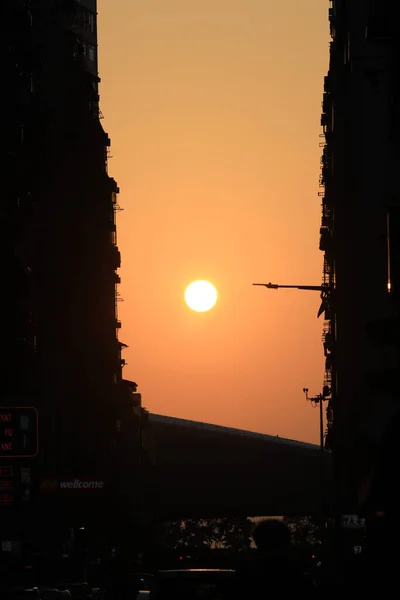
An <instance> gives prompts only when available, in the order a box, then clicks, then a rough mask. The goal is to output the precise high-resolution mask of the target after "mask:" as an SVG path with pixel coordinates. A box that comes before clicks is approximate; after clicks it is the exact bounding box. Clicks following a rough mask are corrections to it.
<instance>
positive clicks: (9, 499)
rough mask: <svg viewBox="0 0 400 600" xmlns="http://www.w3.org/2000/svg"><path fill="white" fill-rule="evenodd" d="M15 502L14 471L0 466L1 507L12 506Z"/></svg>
mask: <svg viewBox="0 0 400 600" xmlns="http://www.w3.org/2000/svg"><path fill="white" fill-rule="evenodd" d="M13 502H14V469H13V467H11V466H7V467H5V466H0V507H2V506H3V507H4V506H12V504H13Z"/></svg>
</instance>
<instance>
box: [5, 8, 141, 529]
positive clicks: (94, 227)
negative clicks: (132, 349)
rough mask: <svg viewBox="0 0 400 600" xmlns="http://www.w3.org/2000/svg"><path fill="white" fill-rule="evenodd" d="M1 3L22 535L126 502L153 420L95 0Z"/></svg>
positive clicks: (12, 490)
mask: <svg viewBox="0 0 400 600" xmlns="http://www.w3.org/2000/svg"><path fill="white" fill-rule="evenodd" d="M0 10H1V13H2V14H1V17H2V22H3V23H7V24H8V26H7V29H6V32H5V37H4V39H3V43H4V52H3V60H4V65H3V67H4V68H3V81H4V82H5V88H6V90H7V93H6V94H5V101H6V109H5V112H4V116H5V119H4V129H3V132H5V140H4V143H3V146H2V152H3V161H2V164H3V196H2V200H1V204H0V211H1V212H0V222H1V226H2V231H3V235H2V236H1V240H2V241H1V244H2V248H1V253H0V261H1V265H2V272H3V278H4V279H3V281H4V288H3V292H4V293H3V299H4V305H3V311H4V312H3V331H2V336H1V344H2V356H3V357H4V359H3V360H2V362H1V381H2V389H1V400H0V402H1V406H2V407H7V406H10V407H17V406H18V407H34V408H35V409H36V410H37V414H38V444H39V451H38V453H37V455H36V456H33V454H32V453H31V454H30V455H29V456H28V457H23V458H17V457H16V456H15V452H13V450H12V446H11V449H10V450H9V451H8V452H7V449H6V446H4V449H3V450H4V451H2V453H1V457H0V474H1V468H2V467H4V468H5V467H7V469H8V471H7V470H6V471H4V469H3V471H4V472H7V473H8V477H9V480H8V484H7V486H8V487H7V489H6V492H5V491H4V490H5V488H4V487H2V486H1V485H0V518H1V517H3V521H2V522H3V524H4V522H5V521H7V523H8V524H9V526H10V527H11V529H12V528H13V529H12V532H11V533H10V535H11V534H12V535H14V534H15V535H16V529H18V528H20V529H21V530H23V529H24V528H25V529H26V528H29V527H31V525H32V523H33V522H37V523H39V524H40V527H41V528H42V530H43V527H44V526H45V524H46V523H47V526H48V529H49V530H54V528H55V527H54V526H55V525H56V528H57V526H58V525H60V526H65V527H67V526H68V527H69V526H70V525H71V524H74V523H75V524H76V523H77V522H78V521H79V522H82V520H84V519H85V518H86V519H92V520H93V521H94V520H95V519H96V518H97V517H96V511H98V513H99V515H101V514H103V516H104V510H105V505H104V503H103V501H104V502H107V503H108V504H107V507H108V508H107V512H108V513H109V514H114V515H115V516H116V515H120V516H121V518H122V515H123V514H124V511H126V512H127V513H129V511H130V510H131V507H132V506H133V502H132V498H133V500H135V498H136V496H135V494H137V491H136V492H135V491H134V490H137V489H138V485H137V484H138V482H137V481H135V477H134V476H130V475H127V474H134V473H135V472H137V469H138V468H139V465H140V464H141V462H142V458H141V456H142V454H141V453H142V450H143V449H142V446H141V439H142V435H141V430H142V426H143V423H145V422H146V419H145V413H144V411H143V410H142V408H141V401H140V395H139V394H137V393H136V384H134V383H133V382H127V381H124V380H123V377H122V367H123V365H124V360H123V358H122V356H121V350H122V349H123V347H124V344H122V343H121V342H120V341H119V340H118V330H119V328H120V322H119V321H118V316H117V300H118V291H117V286H118V283H119V276H118V273H117V271H118V268H119V267H120V262H121V259H120V253H119V250H118V246H117V237H116V214H117V212H118V210H119V206H118V199H117V198H118V192H119V190H118V186H117V184H116V182H115V181H114V179H113V178H112V177H110V176H109V174H108V165H107V159H108V156H109V147H110V140H109V138H108V135H107V134H106V132H105V131H104V129H103V127H102V121H101V117H102V115H101V113H100V111H99V95H98V83H99V78H98V67H97V23H96V1H95V0H80V1H74V0H13V1H12V2H3V3H2V6H1V9H0ZM10 469H11V471H10ZM135 469H136V471H135ZM22 471H23V472H24V474H25V475H24V477H25V479H24V481H25V484H24V485H23V486H22V485H21V481H22V475H21V473H22ZM10 473H12V475H11V476H10ZM10 477H11V479H10ZM63 481H64V483H65V482H66V483H69V482H75V481H78V483H79V482H81V483H82V486H79V485H77V486H69V485H64V487H61V483H62V482H63ZM91 482H92V483H91ZM96 482H97V483H96ZM99 482H102V483H101V485H100V484H99ZM0 484H1V481H0ZM97 484H99V485H97ZM96 486H97V487H96ZM132 494H133V496H132ZM95 498H96V500H94V499H95ZM112 507H114V508H112ZM57 508H58V509H59V514H60V515H62V516H60V517H59V519H58V520H56V521H55V522H52V523H51V522H50V521H49V519H48V515H49V510H50V511H51V512H52V513H53V514H54V512H55V510H57ZM3 509H4V510H3ZM4 511H8V512H4ZM14 513H15V520H14V521H13V519H11V518H10V515H11V514H14ZM99 515H98V517H99ZM99 518H100V517H99ZM64 521H65V523H64ZM38 527H39V525H38Z"/></svg>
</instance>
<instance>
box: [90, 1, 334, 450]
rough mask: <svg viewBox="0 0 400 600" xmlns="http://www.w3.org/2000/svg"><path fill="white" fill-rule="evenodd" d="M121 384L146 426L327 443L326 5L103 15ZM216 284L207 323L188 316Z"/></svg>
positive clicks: (142, 7) (232, 4) (204, 6)
mask: <svg viewBox="0 0 400 600" xmlns="http://www.w3.org/2000/svg"><path fill="white" fill-rule="evenodd" d="M98 12H99V18H98V28H99V70H100V77H101V87H100V94H101V109H102V112H103V114H104V121H103V124H104V127H105V129H106V131H107V132H108V134H109V135H110V137H111V141H112V147H111V154H112V156H113V158H112V159H111V160H110V163H109V172H110V175H111V176H113V177H115V179H116V180H117V181H118V184H119V186H120V188H121V194H120V197H119V203H120V205H121V206H122V207H123V208H124V211H123V212H120V213H119V214H118V244H119V247H120V250H121V252H122V267H121V269H120V275H121V278H122V284H121V285H120V290H119V291H120V293H121V297H122V298H123V302H119V303H118V309H119V318H120V319H121V320H122V330H121V334H120V339H121V341H123V342H124V343H126V344H128V346H129V348H128V349H127V350H126V351H125V354H124V357H125V359H126V361H127V366H126V367H125V368H124V375H125V377H126V378H128V379H133V380H134V381H136V382H137V383H138V384H139V390H140V391H141V392H142V397H143V404H144V406H145V407H146V408H148V409H149V410H150V411H152V412H157V413H163V414H168V415H172V416H178V417H182V418H189V419H196V420H201V421H207V422H212V423H217V424H222V425H226V426H231V427H238V428H241V429H250V430H253V431H260V432H264V433H270V434H273V435H276V434H278V435H280V436H286V437H291V438H297V439H301V440H305V441H312V442H317V441H318V411H317V410H313V409H312V408H311V406H310V405H309V403H307V402H306V401H305V399H304V396H303V393H302V388H303V387H308V388H309V389H310V393H311V394H317V393H319V392H320V391H321V386H322V381H323V374H324V357H323V349H322V344H321V333H322V321H321V320H317V318H316V314H317V310H318V308H319V303H320V302H319V300H320V299H319V294H318V293H316V292H301V291H292V290H286V291H285V290H279V291H270V290H267V289H266V288H256V287H253V286H252V285H251V284H252V282H254V281H261V282H268V281H272V282H277V283H294V284H313V285H319V284H320V283H321V273H322V253H321V252H319V250H318V244H319V227H320V214H321V210H320V198H319V197H318V191H319V188H318V177H319V174H320V155H321V148H320V147H319V142H320V141H321V140H320V138H319V134H320V133H321V129H320V113H321V100H322V92H323V78H324V75H325V74H326V71H327V66H328V50H329V29H328V2H327V1H326V2H324V1H321V0H302V1H301V2H300V0H276V1H275V2H270V1H268V0H112V2H111V1H110V0H99V1H98ZM194 279H208V280H210V281H211V282H212V283H214V285H215V286H216V287H217V289H218V292H219V296H220V297H219V301H218V303H217V305H216V307H215V308H214V309H213V310H211V311H210V312H207V313H195V312H193V311H191V310H190V309H189V308H188V307H187V306H186V305H185V303H184V299H183V294H184V290H185V287H186V286H187V285H188V284H189V283H190V282H191V281H192V280H194Z"/></svg>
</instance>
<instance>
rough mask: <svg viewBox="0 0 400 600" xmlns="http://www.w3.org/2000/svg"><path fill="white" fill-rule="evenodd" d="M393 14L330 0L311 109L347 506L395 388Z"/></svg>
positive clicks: (333, 426) (399, 281) (330, 362)
mask: <svg viewBox="0 0 400 600" xmlns="http://www.w3.org/2000/svg"><path fill="white" fill-rule="evenodd" d="M398 17H399V6H398V3H396V2H394V1H392V0H376V1H375V0H331V2H330V7H329V21H330V33H331V42H330V65H329V72H328V74H327V76H326V77H325V85H324V97H323V104H322V107H323V108H322V119H321V124H322V127H323V134H322V135H323V139H322V142H321V146H323V154H322V159H321V166H322V172H321V180H320V185H321V192H320V197H321V200H322V223H321V232H320V233H321V242H320V249H321V250H322V251H323V252H324V275H323V277H324V278H323V283H324V284H325V285H326V286H327V289H328V290H329V292H328V297H329V298H328V300H329V301H328V302H327V303H326V306H325V308H326V311H325V327H324V340H323V341H324V347H325V355H326V384H327V385H328V386H329V388H330V391H331V395H330V399H329V406H328V410H327V415H328V435H327V440H328V444H329V446H330V447H331V448H332V450H333V451H334V453H335V457H336V468H337V481H338V483H339V496H340V498H341V499H342V500H341V501H342V504H343V508H345V506H344V505H345V504H346V502H349V501H357V497H358V494H359V493H360V490H361V488H362V486H363V483H364V482H365V479H366V477H367V476H368V473H370V472H371V469H372V468H373V465H374V464H375V462H376V457H377V453H378V448H379V445H380V443H381V440H382V438H383V436H384V434H385V431H386V428H387V427H388V425H389V423H390V421H391V419H392V418H393V416H394V415H395V414H396V412H397V411H398V410H399V409H400V395H399V393H398V389H397V373H398V368H399V353H398V347H399V346H398V339H396V336H394V335H393V333H394V329H393V327H396V325H395V323H396V319H397V317H398V316H399V294H400V270H399V242H398V240H399V239H400V238H399V233H400V231H399V209H400V196H399V193H398V190H397V182H396V178H397V172H398V164H399V144H398V137H399V126H400V121H399V118H400V97H399V82H398V80H399V77H398V60H399V39H400V38H399V31H398V27H397V25H396V23H397V22H398V20H397V19H398Z"/></svg>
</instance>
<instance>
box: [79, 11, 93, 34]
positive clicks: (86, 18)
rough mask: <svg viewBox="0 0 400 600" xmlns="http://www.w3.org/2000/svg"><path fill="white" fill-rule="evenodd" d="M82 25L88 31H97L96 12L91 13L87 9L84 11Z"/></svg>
mask: <svg viewBox="0 0 400 600" xmlns="http://www.w3.org/2000/svg"><path fill="white" fill-rule="evenodd" d="M82 25H83V29H85V30H86V31H90V32H91V33H94V32H95V29H96V17H95V14H94V13H91V12H89V11H87V10H85V11H83V12H82Z"/></svg>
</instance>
